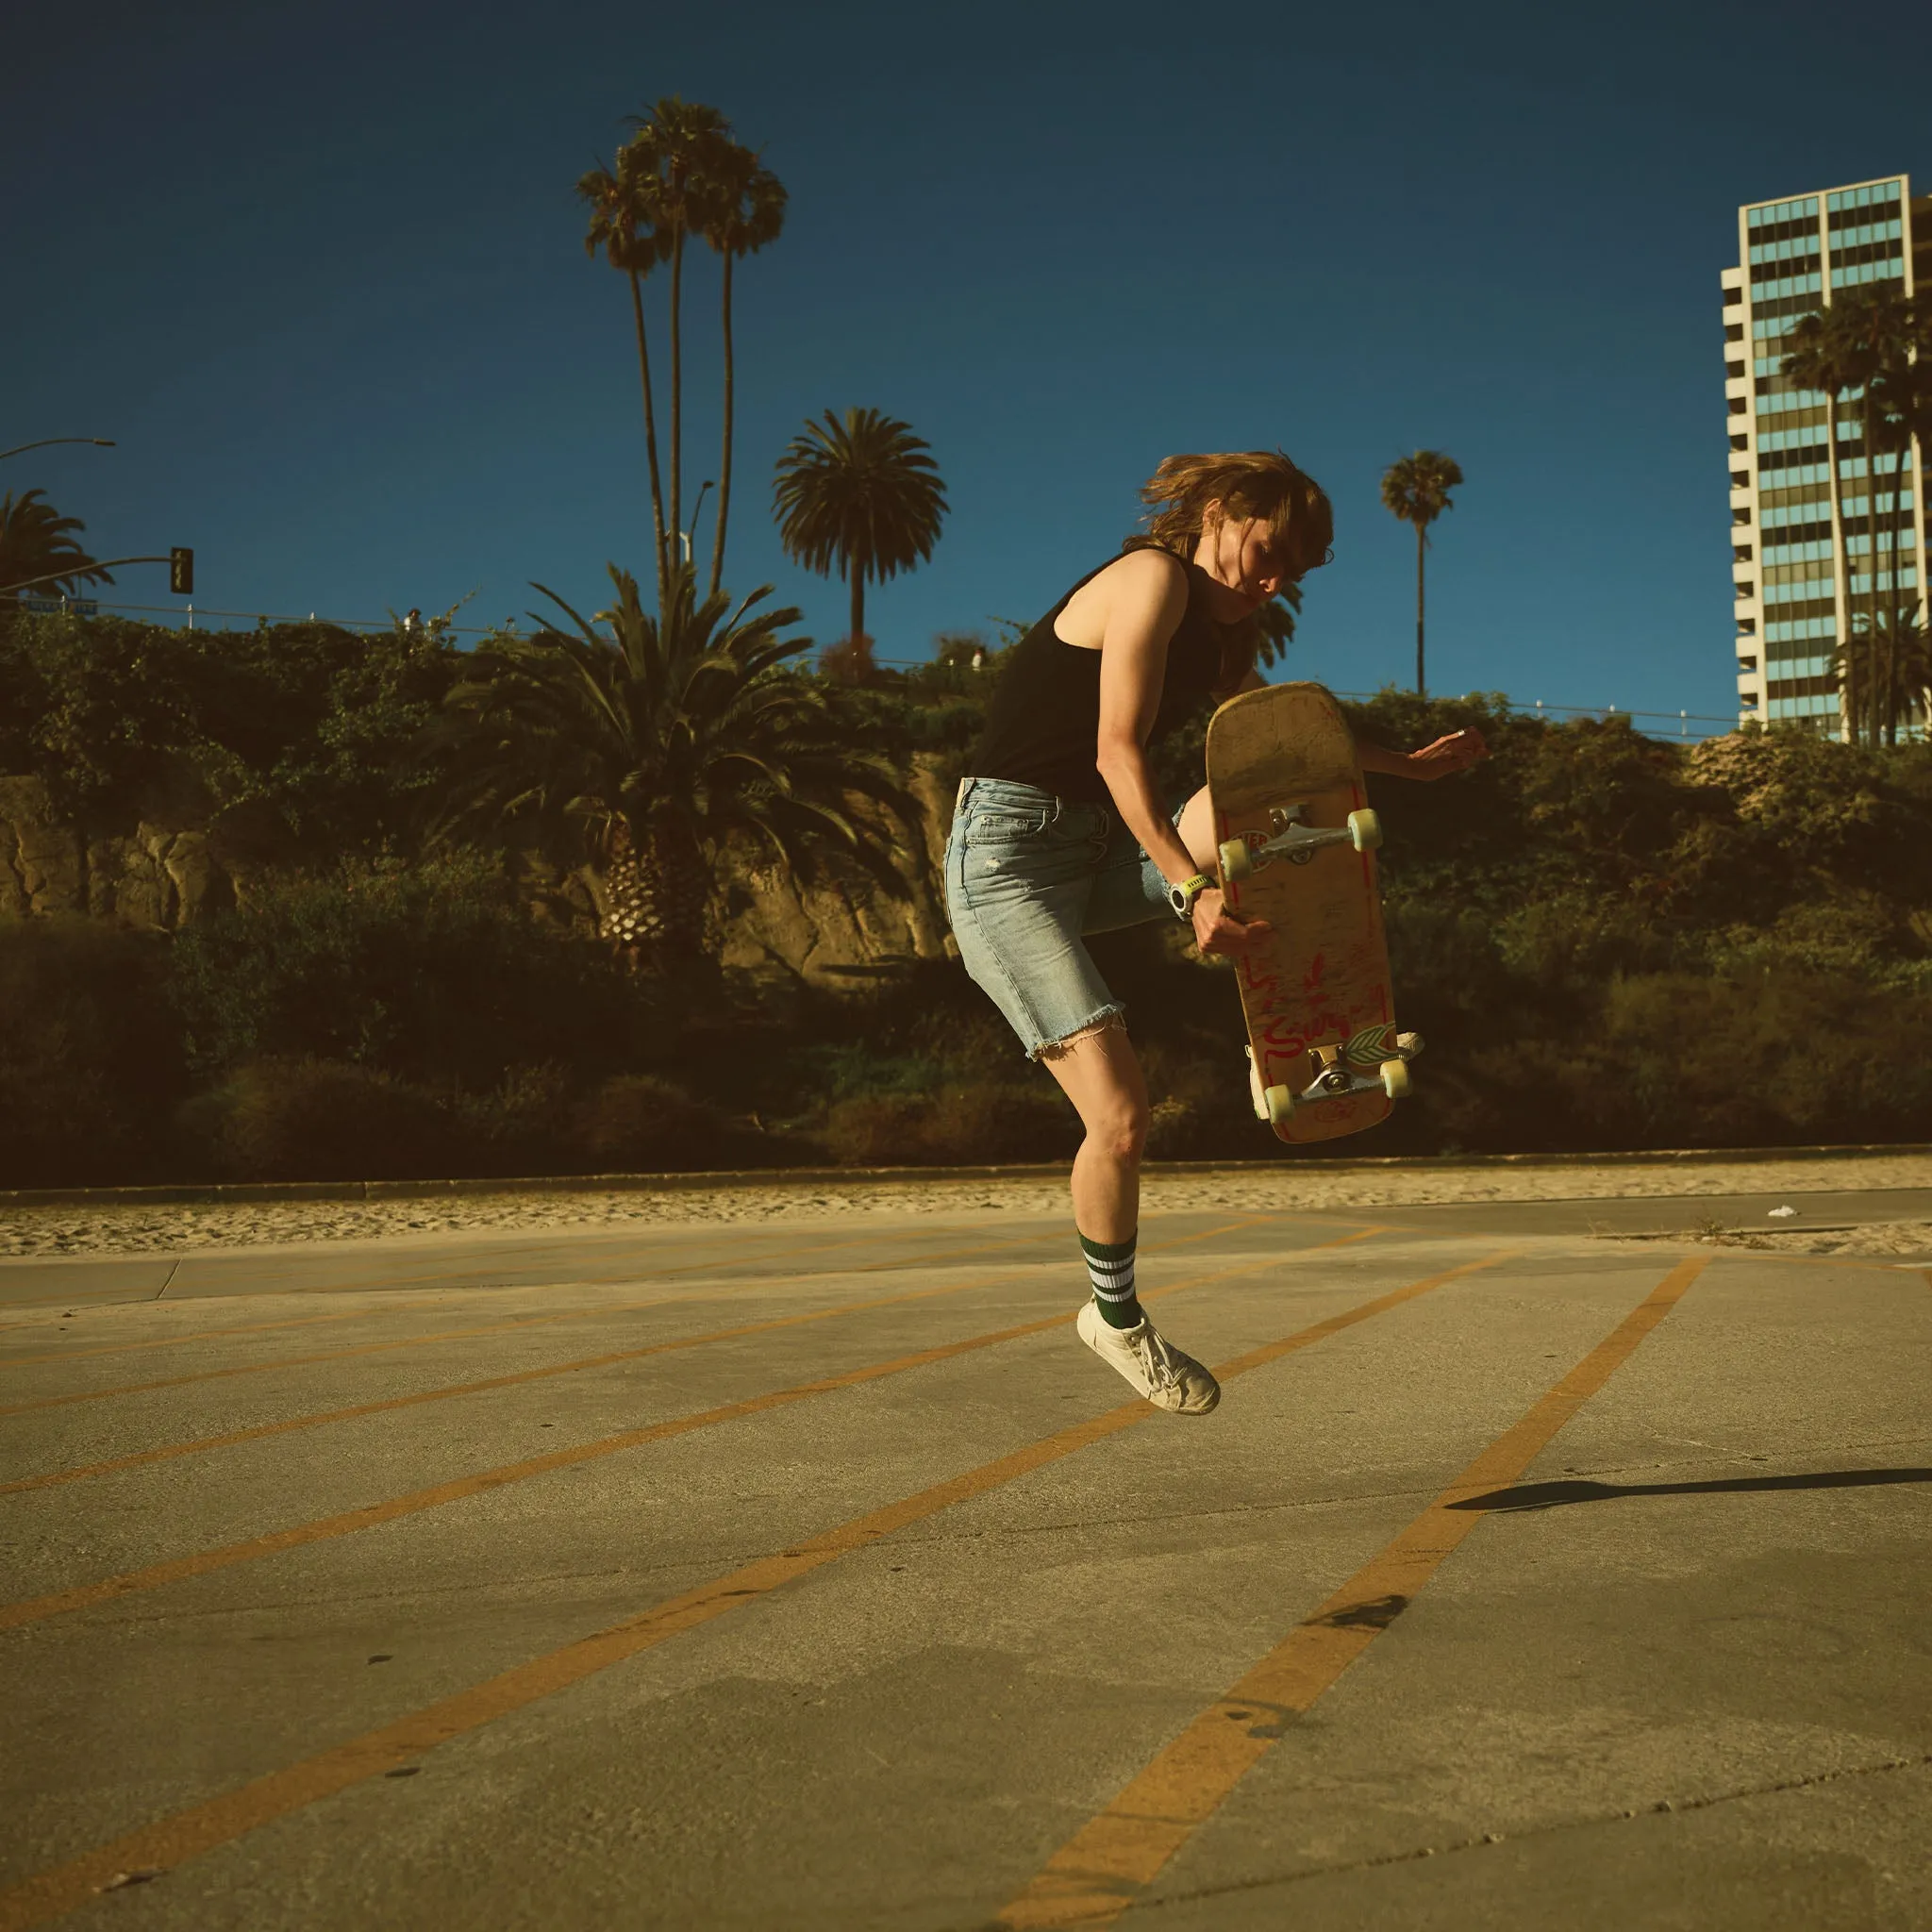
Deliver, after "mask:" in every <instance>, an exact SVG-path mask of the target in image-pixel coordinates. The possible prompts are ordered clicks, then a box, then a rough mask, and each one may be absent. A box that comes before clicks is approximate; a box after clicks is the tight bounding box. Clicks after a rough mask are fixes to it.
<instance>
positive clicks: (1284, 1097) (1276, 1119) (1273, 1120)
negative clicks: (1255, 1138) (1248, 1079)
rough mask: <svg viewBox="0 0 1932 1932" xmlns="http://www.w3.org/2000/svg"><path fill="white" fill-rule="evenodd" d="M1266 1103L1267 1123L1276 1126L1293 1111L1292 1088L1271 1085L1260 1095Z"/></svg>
mask: <svg viewBox="0 0 1932 1932" xmlns="http://www.w3.org/2000/svg"><path fill="white" fill-rule="evenodd" d="M1261 1097H1262V1098H1263V1099H1264V1100H1265V1101H1266V1102H1267V1103H1268V1124H1269V1125H1270V1126H1274V1127H1278V1126H1279V1125H1280V1124H1282V1122H1283V1121H1285V1120H1287V1119H1288V1118H1289V1116H1290V1115H1291V1114H1292V1113H1293V1112H1294V1089H1293V1088H1292V1087H1271V1088H1269V1090H1268V1091H1267V1092H1266V1093H1265V1094H1263V1095H1262V1096H1261Z"/></svg>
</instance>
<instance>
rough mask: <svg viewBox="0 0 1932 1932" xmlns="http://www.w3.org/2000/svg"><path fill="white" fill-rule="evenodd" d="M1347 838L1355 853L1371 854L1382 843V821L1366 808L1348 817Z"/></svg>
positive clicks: (1353, 812)
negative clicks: (1349, 839)
mask: <svg viewBox="0 0 1932 1932" xmlns="http://www.w3.org/2000/svg"><path fill="white" fill-rule="evenodd" d="M1348 836H1349V837H1350V838H1351V839H1353V840H1354V841H1355V849H1356V850H1357V852H1373V851H1374V850H1375V848H1376V847H1377V846H1378V845H1380V844H1381V842H1382V821H1381V820H1380V819H1378V818H1377V817H1376V816H1375V814H1374V812H1372V811H1370V810H1369V809H1368V808H1366V807H1365V808H1363V809H1362V810H1360V811H1352V812H1350V813H1349V815H1348Z"/></svg>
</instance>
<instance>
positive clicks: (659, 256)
mask: <svg viewBox="0 0 1932 1932" xmlns="http://www.w3.org/2000/svg"><path fill="white" fill-rule="evenodd" d="M577 193H578V194H579V195H580V196H581V197H582V198H583V200H585V201H586V202H588V203H589V204H590V208H591V225H590V228H589V230H588V231H587V232H586V234H585V236H584V252H585V254H587V255H591V256H594V255H595V254H596V253H597V251H598V250H599V249H600V248H601V249H602V250H603V251H604V255H605V258H606V259H607V260H608V262H609V263H610V266H611V267H612V268H615V269H621V270H622V271H623V272H624V273H625V275H628V276H629V277H630V307H631V317H632V320H633V321H634V322H635V324H636V325H637V335H638V373H639V375H640V377H641V380H642V383H643V389H644V448H645V451H646V453H647V455H648V457H649V459H650V469H651V555H652V556H653V557H654V558H656V559H657V572H656V575H657V579H658V605H659V607H660V608H661V607H662V605H663V603H664V599H665V594H666V591H667V588H668V586H667V581H666V577H665V562H666V556H667V553H666V551H665V547H664V486H663V483H662V481H661V480H660V478H659V476H658V421H657V415H656V412H655V410H654V409H653V408H652V403H651V349H650V344H649V342H648V341H646V340H645V335H644V294H643V278H644V277H645V276H646V275H649V274H650V272H651V271H652V269H654V268H655V267H656V266H657V265H658V263H659V262H660V261H662V260H663V259H664V258H665V256H666V255H667V254H669V252H670V248H671V238H670V235H669V234H668V232H666V230H665V229H664V228H662V227H661V226H660V225H659V224H658V210H657V208H656V207H655V205H654V203H653V201H652V198H651V196H650V195H649V193H648V192H646V191H645V186H644V184H643V183H641V181H639V180H638V179H637V178H636V176H635V175H634V174H633V175H631V176H629V177H626V176H625V175H624V173H623V172H622V171H621V170H620V171H619V172H618V173H616V174H613V173H612V172H611V171H610V170H609V169H608V168H607V167H605V166H604V165H603V164H602V163H601V162H600V163H599V164H598V165H597V166H596V167H595V168H593V169H591V172H590V173H589V174H588V175H584V176H583V177H582V179H580V180H579V181H578V183H577Z"/></svg>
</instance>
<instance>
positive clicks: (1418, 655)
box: [1382, 449, 1462, 697]
mask: <svg viewBox="0 0 1932 1932" xmlns="http://www.w3.org/2000/svg"><path fill="white" fill-rule="evenodd" d="M1461 483H1462V469H1461V466H1460V465H1459V464H1458V463H1457V460H1456V458H1454V457H1449V456H1444V455H1443V454H1442V452H1441V450H1439V449H1419V450H1417V451H1416V453H1415V454H1414V455H1413V456H1409V457H1402V458H1398V459H1397V460H1396V461H1394V462H1392V463H1391V464H1390V465H1389V467H1388V469H1386V470H1385V471H1384V472H1383V473H1382V506H1383V508H1385V509H1387V510H1388V511H1390V512H1391V515H1393V516H1395V517H1398V518H1399V519H1400V520H1401V521H1402V522H1403V523H1405V524H1413V525H1415V694H1416V696H1417V697H1425V696H1427V695H1428V687H1427V683H1426V681H1425V680H1424V675H1423V553H1424V551H1425V550H1427V548H1428V544H1429V525H1431V524H1433V523H1434V522H1435V521H1436V519H1437V518H1438V517H1439V516H1441V514H1442V512H1443V511H1444V510H1445V509H1454V508H1456V506H1455V504H1453V503H1452V502H1451V501H1450V499H1449V492H1450V491H1452V490H1456V489H1459V488H1460V487H1461Z"/></svg>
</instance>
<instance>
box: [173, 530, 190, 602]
mask: <svg viewBox="0 0 1932 1932" xmlns="http://www.w3.org/2000/svg"><path fill="white" fill-rule="evenodd" d="M168 588H169V590H171V591H174V593H175V596H177V597H192V595H193V594H194V552H193V551H192V550H184V549H182V547H181V546H180V545H179V544H178V543H177V544H175V547H174V549H172V550H171V551H169V552H168Z"/></svg>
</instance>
